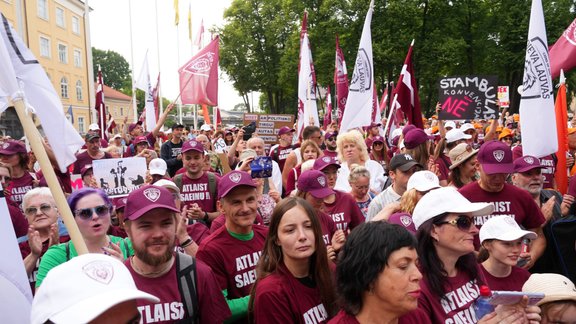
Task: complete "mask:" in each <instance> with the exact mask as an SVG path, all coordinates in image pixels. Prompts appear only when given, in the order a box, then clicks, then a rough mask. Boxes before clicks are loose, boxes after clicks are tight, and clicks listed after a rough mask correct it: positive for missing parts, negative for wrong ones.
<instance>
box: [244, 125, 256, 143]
mask: <svg viewBox="0 0 576 324" xmlns="http://www.w3.org/2000/svg"><path fill="white" fill-rule="evenodd" d="M242 129H243V130H244V136H242V139H243V140H245V141H247V140H249V139H250V138H252V134H254V132H255V131H256V122H251V123H250V124H248V125H246V126H244V127H242Z"/></svg>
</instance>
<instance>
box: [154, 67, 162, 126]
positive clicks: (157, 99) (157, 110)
mask: <svg viewBox="0 0 576 324" xmlns="http://www.w3.org/2000/svg"><path fill="white" fill-rule="evenodd" d="M152 98H153V99H154V116H155V117H156V120H158V118H159V117H160V114H161V113H162V112H163V108H162V97H161V96H160V73H158V79H157V80H156V87H154V89H153V90H152Z"/></svg>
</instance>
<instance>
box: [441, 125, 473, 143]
mask: <svg viewBox="0 0 576 324" xmlns="http://www.w3.org/2000/svg"><path fill="white" fill-rule="evenodd" d="M471 138H472V136H471V135H468V134H465V133H464V131H462V130H461V129H459V128H452V129H451V130H449V131H447V132H446V143H454V142H456V141H459V140H463V139H471Z"/></svg>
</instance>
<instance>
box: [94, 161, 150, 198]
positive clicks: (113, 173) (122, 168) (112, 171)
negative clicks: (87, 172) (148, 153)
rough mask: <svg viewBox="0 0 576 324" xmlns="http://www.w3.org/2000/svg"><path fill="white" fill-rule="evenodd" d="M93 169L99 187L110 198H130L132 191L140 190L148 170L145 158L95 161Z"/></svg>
mask: <svg viewBox="0 0 576 324" xmlns="http://www.w3.org/2000/svg"><path fill="white" fill-rule="evenodd" d="M92 168H93V169H94V177H95V178H96V182H97V183H98V186H99V187H100V188H101V189H103V190H104V191H105V192H106V194H107V195H108V197H110V198H114V197H124V196H128V194H129V193H130V192H132V190H135V189H138V188H140V186H142V185H143V184H144V180H145V177H146V170H147V168H146V159H145V158H143V157H130V158H122V159H101V160H94V161H93V162H92Z"/></svg>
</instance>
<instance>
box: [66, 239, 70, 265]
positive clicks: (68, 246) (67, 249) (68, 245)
mask: <svg viewBox="0 0 576 324" xmlns="http://www.w3.org/2000/svg"><path fill="white" fill-rule="evenodd" d="M66 261H70V241H68V242H66Z"/></svg>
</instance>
